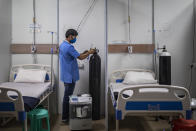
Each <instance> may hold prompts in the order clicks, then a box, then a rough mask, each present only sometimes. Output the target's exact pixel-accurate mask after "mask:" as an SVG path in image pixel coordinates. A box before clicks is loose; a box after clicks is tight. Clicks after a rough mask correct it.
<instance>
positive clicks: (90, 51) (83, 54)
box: [78, 49, 95, 60]
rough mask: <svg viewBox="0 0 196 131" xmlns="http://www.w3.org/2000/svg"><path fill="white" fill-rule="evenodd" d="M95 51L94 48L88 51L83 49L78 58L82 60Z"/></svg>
mask: <svg viewBox="0 0 196 131" xmlns="http://www.w3.org/2000/svg"><path fill="white" fill-rule="evenodd" d="M93 53H95V50H94V49H90V50H89V51H84V52H83V53H81V54H80V56H78V59H79V60H84V59H86V58H87V57H88V56H89V55H90V54H93Z"/></svg>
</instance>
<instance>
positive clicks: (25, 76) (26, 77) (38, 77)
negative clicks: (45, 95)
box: [14, 69, 46, 83]
mask: <svg viewBox="0 0 196 131" xmlns="http://www.w3.org/2000/svg"><path fill="white" fill-rule="evenodd" d="M45 77H46V71H45V70H37V69H31V70H30V69H26V70H25V69H20V70H19V71H18V73H17V76H16V79H15V80H14V82H24V83H28V82H29V83H44V81H45Z"/></svg>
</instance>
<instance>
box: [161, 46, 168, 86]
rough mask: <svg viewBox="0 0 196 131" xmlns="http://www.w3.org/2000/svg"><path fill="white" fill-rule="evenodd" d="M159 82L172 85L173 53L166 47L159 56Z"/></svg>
mask: <svg viewBox="0 0 196 131" xmlns="http://www.w3.org/2000/svg"><path fill="white" fill-rule="evenodd" d="M159 84H161V85H171V55H170V53H169V52H167V50H166V47H164V48H163V52H162V53H161V54H160V56H159Z"/></svg>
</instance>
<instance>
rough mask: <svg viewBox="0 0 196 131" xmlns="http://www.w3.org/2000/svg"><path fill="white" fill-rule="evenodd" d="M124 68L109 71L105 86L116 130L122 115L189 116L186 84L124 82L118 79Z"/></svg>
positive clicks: (123, 72)
mask: <svg viewBox="0 0 196 131" xmlns="http://www.w3.org/2000/svg"><path fill="white" fill-rule="evenodd" d="M128 71H138V72H150V73H153V72H151V71H148V70H121V71H116V72H114V73H112V75H111V79H110V84H109V90H110V95H111V99H112V104H113V107H114V109H115V115H116V131H118V130H119V120H123V119H124V118H125V116H130V115H131V116H170V117H171V118H172V117H176V116H177V117H180V116H181V117H185V118H186V119H190V118H191V107H190V95H189V92H188V90H187V89H186V88H183V87H179V86H171V85H159V84H143V85H127V84H123V83H122V81H123V79H124V77H125V75H126V73H127V72H128Z"/></svg>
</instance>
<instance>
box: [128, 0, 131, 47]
mask: <svg viewBox="0 0 196 131" xmlns="http://www.w3.org/2000/svg"><path fill="white" fill-rule="evenodd" d="M128 23H129V42H128V44H131V17H130V0H128Z"/></svg>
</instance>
